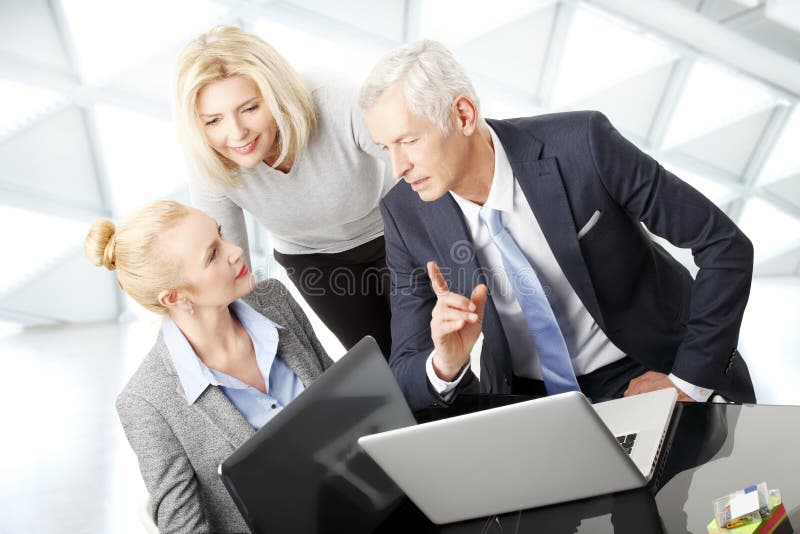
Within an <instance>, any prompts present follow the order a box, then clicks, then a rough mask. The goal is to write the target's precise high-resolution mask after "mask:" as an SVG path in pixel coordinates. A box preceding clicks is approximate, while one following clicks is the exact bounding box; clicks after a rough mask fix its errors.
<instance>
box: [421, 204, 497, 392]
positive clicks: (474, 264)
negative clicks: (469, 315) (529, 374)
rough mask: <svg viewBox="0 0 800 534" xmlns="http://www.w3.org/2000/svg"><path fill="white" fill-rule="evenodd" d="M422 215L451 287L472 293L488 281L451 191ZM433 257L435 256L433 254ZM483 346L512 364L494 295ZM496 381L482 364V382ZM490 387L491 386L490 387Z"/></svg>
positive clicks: (487, 313) (426, 207)
mask: <svg viewBox="0 0 800 534" xmlns="http://www.w3.org/2000/svg"><path fill="white" fill-rule="evenodd" d="M421 217H422V218H423V219H424V220H425V228H427V229H428V234H429V237H430V239H431V242H432V243H433V244H434V247H435V248H436V250H437V252H438V253H439V258H444V261H443V262H441V263H440V264H439V267H440V269H442V273H443V274H444V276H445V278H446V279H447V280H448V283H449V284H450V290H451V291H454V292H456V293H459V294H461V295H465V296H467V297H468V296H469V295H470V294H471V293H472V290H473V289H474V288H475V286H477V285H478V284H487V285H488V283H487V282H488V281H487V280H486V277H485V276H484V274H483V273H482V272H481V270H480V265H479V264H478V259H477V258H476V257H475V247H474V244H473V242H472V238H471V237H470V235H469V231H468V229H467V224H466V222H465V221H464V216H463V214H462V213H461V208H459V207H458V204H457V203H456V201H455V199H453V197H452V196H451V195H449V194H445V195H444V196H443V197H441V198H439V199H438V200H435V201H433V202H431V203H429V204H424V205H423V206H422V213H421ZM431 259H433V258H431ZM482 330H483V334H484V346H485V347H488V349H489V351H490V353H491V354H493V355H494V359H495V361H498V360H497V355H501V357H502V358H503V360H502V364H503V365H504V366H505V367H507V368H508V369H510V368H511V353H510V351H509V350H508V340H507V339H506V337H505V332H504V331H503V326H502V324H501V323H500V316H499V315H498V314H497V309H496V308H495V307H494V302H493V301H492V298H491V295H489V298H488V299H487V300H486V306H485V308H484V313H483V329H482ZM493 382H494V369H493V368H492V367H491V366H485V365H482V366H481V383H482V384H491V383H493ZM487 391H488V390H487Z"/></svg>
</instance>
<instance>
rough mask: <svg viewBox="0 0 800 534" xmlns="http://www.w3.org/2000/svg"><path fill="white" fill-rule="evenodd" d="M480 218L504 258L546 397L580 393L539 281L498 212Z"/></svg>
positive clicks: (487, 211)
mask: <svg viewBox="0 0 800 534" xmlns="http://www.w3.org/2000/svg"><path fill="white" fill-rule="evenodd" d="M480 215H481V219H482V220H483V222H484V224H486V227H487V228H488V229H489V233H490V234H491V235H492V241H494V244H495V245H496V246H497V249H498V250H499V251H500V255H501V256H502V257H503V265H504V266H505V268H506V274H507V275H508V279H509V281H510V282H511V288H512V290H513V291H514V295H515V296H516V297H517V302H519V305H520V307H521V308H522V314H523V315H524V316H525V322H526V323H527V324H528V330H530V333H531V336H533V344H534V345H535V346H536V350H537V352H538V353H539V364H540V366H541V368H542V378H543V379H544V385H545V387H546V388H547V393H548V394H550V395H555V394H556V393H563V392H565V391H580V389H581V388H580V386H578V379H577V378H575V371H574V370H573V369H572V362H571V361H570V358H569V352H568V351H567V344H566V343H565V342H564V336H563V335H562V334H561V328H559V326H558V323H557V322H556V317H555V315H553V309H552V308H551V307H550V303H549V302H548V301H547V296H546V295H545V293H544V289H543V288H542V283H541V282H540V281H539V277H538V276H536V272H535V271H534V270H533V267H532V266H531V264H530V262H529V261H528V258H527V257H526V256H525V254H524V253H523V252H522V250H520V248H519V245H517V242H516V241H514V238H513V237H511V234H509V233H508V232H507V231H506V229H505V227H503V223H502V222H501V220H500V212H499V211H498V210H493V209H489V208H483V209H481V212H480Z"/></svg>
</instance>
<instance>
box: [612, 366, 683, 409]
mask: <svg viewBox="0 0 800 534" xmlns="http://www.w3.org/2000/svg"><path fill="white" fill-rule="evenodd" d="M665 388H675V390H677V391H678V401H679V402H695V400H694V399H693V398H691V397H690V396H689V395H687V394H686V393H685V392H684V391H682V390H681V389H680V388H678V387H677V386H675V384H674V383H673V382H672V380H670V378H669V376H668V375H665V374H664V373H658V372H656V371H647V372H646V373H645V374H643V375H641V376H637V377H636V378H634V379H633V380H631V381H630V382H629V383H628V389H626V390H625V393H624V396H625V397H630V396H631V395H638V394H639V393H647V392H648V391H656V390H657V389H665Z"/></svg>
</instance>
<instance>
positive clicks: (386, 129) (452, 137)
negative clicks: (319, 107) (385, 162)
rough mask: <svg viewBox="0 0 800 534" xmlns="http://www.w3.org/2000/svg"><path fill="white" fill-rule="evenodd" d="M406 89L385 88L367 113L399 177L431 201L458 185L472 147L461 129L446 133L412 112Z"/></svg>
mask: <svg viewBox="0 0 800 534" xmlns="http://www.w3.org/2000/svg"><path fill="white" fill-rule="evenodd" d="M402 89H403V87H402V86H401V85H399V84H398V85H395V86H392V87H390V88H389V89H387V90H386V91H384V92H383V94H381V96H380V97H379V98H378V99H377V100H376V101H375V103H374V104H373V105H372V106H371V107H370V108H369V109H367V110H366V111H365V112H364V116H365V118H366V121H367V127H368V128H369V131H370V134H372V139H373V140H374V141H375V143H376V144H377V145H378V146H379V147H380V148H381V149H382V150H384V151H386V152H387V153H388V154H389V156H390V158H391V160H392V171H393V174H394V176H395V178H398V179H403V180H405V181H406V182H407V183H408V184H410V186H411V188H412V189H413V190H414V191H416V192H417V194H418V195H419V197H420V198H421V199H422V200H424V201H427V202H430V201H433V200H436V199H438V198H440V197H441V196H442V195H444V194H445V193H447V192H448V191H449V190H451V189H453V188H454V187H455V186H456V185H457V183H458V181H459V179H460V178H461V177H462V176H463V175H464V172H463V171H464V169H462V165H463V162H465V161H467V160H468V158H467V157H466V156H467V154H466V151H467V150H468V148H469V147H468V144H467V143H466V142H465V138H464V137H463V136H462V135H459V134H458V132H453V133H451V134H449V135H446V134H445V133H444V132H442V130H441V128H439V126H437V125H436V124H435V123H434V122H432V121H431V120H429V119H427V118H425V117H419V116H417V115H414V114H413V113H411V112H410V111H409V110H408V108H407V106H406V104H405V98H404V96H403V92H402Z"/></svg>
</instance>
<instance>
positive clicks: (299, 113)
mask: <svg viewBox="0 0 800 534" xmlns="http://www.w3.org/2000/svg"><path fill="white" fill-rule="evenodd" d="M231 76H246V77H247V78H250V79H251V80H253V82H254V83H255V84H256V86H257V87H258V90H259V91H260V92H261V96H262V98H263V99H264V102H265V103H266V104H267V106H268V107H269V109H270V111H271V112H272V115H273V116H274V117H275V122H276V123H277V127H278V135H277V142H278V144H279V146H278V148H279V149H280V151H279V155H278V158H277V159H276V160H275V162H274V163H273V167H278V166H279V165H280V164H281V163H283V162H284V161H294V160H295V159H296V157H297V155H298V154H299V153H300V152H301V151H302V150H303V149H304V148H305V146H306V144H307V143H308V138H309V135H310V134H311V131H312V130H313V129H314V126H315V123H316V111H315V108H314V101H313V100H312V98H311V92H310V91H309V90H308V89H307V88H306V86H305V85H304V84H303V81H302V80H301V79H300V76H299V75H298V74H297V71H295V70H294V69H293V68H292V66H291V65H289V63H288V62H287V61H286V60H285V59H284V58H283V56H281V55H280V54H279V53H278V52H277V51H276V50H275V49H274V48H272V47H271V46H270V45H269V44H267V43H266V42H265V41H264V40H263V39H261V38H259V37H257V36H255V35H253V34H250V33H247V32H246V31H244V30H242V29H241V28H237V27H235V26H216V27H214V28H212V29H211V30H209V31H208V32H206V33H204V34H203V35H201V36H199V37H198V38H196V39H194V40H193V41H191V42H190V43H189V44H188V45H186V47H185V48H184V49H183V51H182V52H181V54H180V56H179V57H178V62H177V64H176V67H175V88H174V98H175V112H176V114H175V122H176V125H177V130H178V140H179V142H180V143H181V145H182V146H183V148H184V151H185V152H186V156H187V158H189V163H190V165H192V166H193V167H194V169H195V170H196V171H197V172H199V173H200V174H201V176H202V177H203V178H205V179H206V180H207V181H210V183H211V184H212V185H217V186H222V187H223V188H224V187H229V188H231V187H236V186H237V185H238V183H239V177H240V169H239V166H238V165H237V164H236V163H235V162H233V161H231V160H229V159H228V158H226V157H224V156H221V155H220V154H218V153H217V152H216V151H215V150H214V149H213V148H211V147H210V146H209V145H208V143H207V142H206V138H205V135H204V133H203V123H202V121H201V120H200V117H199V116H198V114H197V94H198V93H199V92H200V90H201V89H202V88H203V87H205V86H206V85H207V84H209V83H211V82H215V81H218V80H224V79H225V78H229V77H231Z"/></svg>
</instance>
